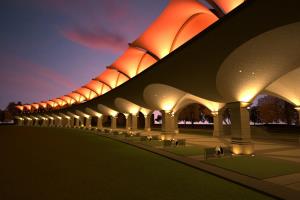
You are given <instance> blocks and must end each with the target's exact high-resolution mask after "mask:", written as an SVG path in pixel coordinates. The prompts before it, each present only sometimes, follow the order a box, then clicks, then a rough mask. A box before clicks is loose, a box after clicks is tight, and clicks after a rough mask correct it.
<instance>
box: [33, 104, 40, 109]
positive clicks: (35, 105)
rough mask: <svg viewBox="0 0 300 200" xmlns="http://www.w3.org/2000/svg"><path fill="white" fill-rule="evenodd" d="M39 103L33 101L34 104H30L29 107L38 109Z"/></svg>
mask: <svg viewBox="0 0 300 200" xmlns="http://www.w3.org/2000/svg"><path fill="white" fill-rule="evenodd" d="M39 107H40V106H39V104H37V103H34V104H31V108H34V109H35V110H37V109H39Z"/></svg>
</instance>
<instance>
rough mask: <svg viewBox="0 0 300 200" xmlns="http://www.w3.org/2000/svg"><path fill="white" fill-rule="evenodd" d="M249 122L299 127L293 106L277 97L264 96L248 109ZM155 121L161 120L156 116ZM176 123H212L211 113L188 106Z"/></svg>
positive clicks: (226, 116) (227, 112) (225, 117)
mask: <svg viewBox="0 0 300 200" xmlns="http://www.w3.org/2000/svg"><path fill="white" fill-rule="evenodd" d="M248 111H249V117H250V121H251V122H252V123H253V124H254V125H255V124H270V123H284V124H288V125H292V124H297V125H299V124H298V123H299V120H298V112H297V111H296V110H295V109H294V106H293V105H292V104H290V103H289V102H287V101H284V100H282V99H279V98H277V97H273V96H269V95H265V96H263V97H261V98H259V99H258V101H257V103H255V104H254V105H252V106H250V107H249V108H248ZM222 114H223V121H224V122H225V124H230V123H231V122H230V110H229V109H226V108H225V109H224V110H223V112H222ZM155 120H156V121H160V120H161V116H158V117H157V119H155ZM178 121H181V122H184V123H187V122H189V123H192V124H194V123H195V122H208V123H213V116H212V114H211V111H210V110H209V109H208V108H207V107H205V106H203V105H200V104H196V103H195V104H190V105H188V106H187V107H185V108H184V109H183V110H182V111H181V112H180V113H179V116H178Z"/></svg>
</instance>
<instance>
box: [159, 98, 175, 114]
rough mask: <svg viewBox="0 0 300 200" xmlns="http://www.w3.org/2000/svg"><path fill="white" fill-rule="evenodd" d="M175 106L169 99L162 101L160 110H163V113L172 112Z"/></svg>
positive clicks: (173, 101)
mask: <svg viewBox="0 0 300 200" xmlns="http://www.w3.org/2000/svg"><path fill="white" fill-rule="evenodd" d="M175 104H176V101H175V100H171V99H168V100H162V102H161V109H162V110H164V111H172V109H173V107H174V106H175Z"/></svg>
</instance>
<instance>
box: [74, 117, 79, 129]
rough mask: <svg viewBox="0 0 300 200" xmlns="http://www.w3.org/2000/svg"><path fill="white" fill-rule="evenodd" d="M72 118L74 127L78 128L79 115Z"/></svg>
mask: <svg viewBox="0 0 300 200" xmlns="http://www.w3.org/2000/svg"><path fill="white" fill-rule="evenodd" d="M74 120H75V127H76V128H79V117H78V118H75V119H74Z"/></svg>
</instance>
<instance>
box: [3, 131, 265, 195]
mask: <svg viewBox="0 0 300 200" xmlns="http://www.w3.org/2000/svg"><path fill="white" fill-rule="evenodd" d="M0 159H1V161H0V199H1V200H18V199H20V200H25V199H30V200H35V199H37V200H48V199H49V200H50V199H51V200H60V199H64V200H69V199H70V200H74V199H84V200H89V199H95V200H96V199H97V200H106V199H109V200H114V199H130V200H135V199H137V200H140V199H142V200H148V199H149V200H160V199H164V200H175V199H189V200H191V199H231V200H232V199H270V198H269V197H267V196H264V195H263V194H260V193H258V192H255V191H252V190H250V189H247V188H244V187H242V186H239V185H237V184H234V183H231V182H228V181H225V180H223V179H221V178H218V177H215V176H212V175H210V174H207V173H204V172H201V171H198V170H196V169H193V168H190V167H188V166H185V165H183V164H180V163H177V162H175V161H172V160H169V159H166V158H164V157H161V156H159V155H156V154H153V153H150V152H147V151H144V150H140V149H138V148H135V147H132V146H129V145H126V144H123V143H120V142H117V141H114V140H110V139H107V138H103V137H101V136H96V135H93V134H88V133H87V132H85V131H83V130H78V129H77V130H75V129H55V128H52V129H49V128H29V127H7V126H2V127H1V126H0Z"/></svg>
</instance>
